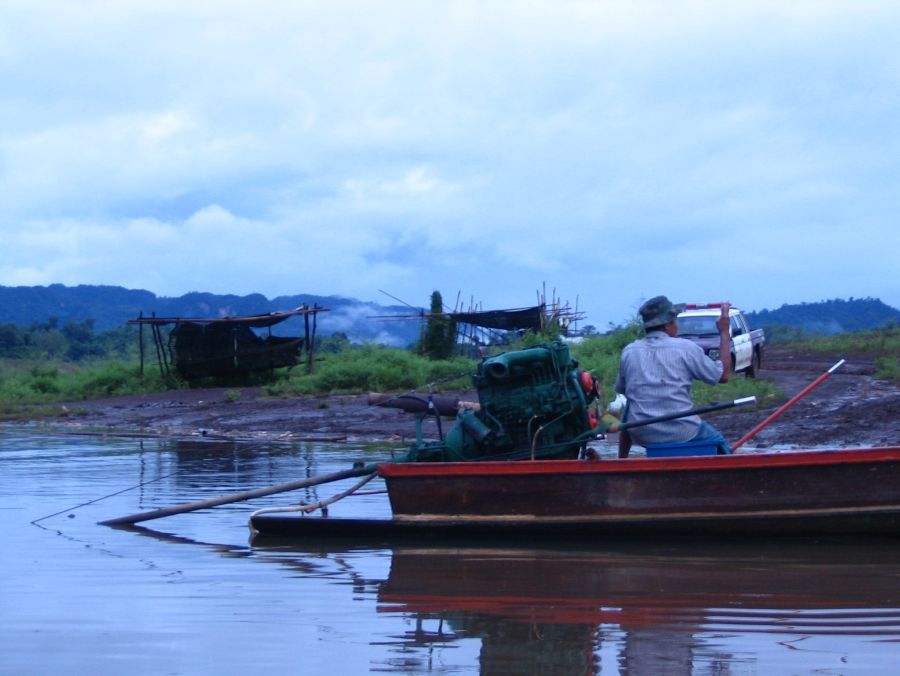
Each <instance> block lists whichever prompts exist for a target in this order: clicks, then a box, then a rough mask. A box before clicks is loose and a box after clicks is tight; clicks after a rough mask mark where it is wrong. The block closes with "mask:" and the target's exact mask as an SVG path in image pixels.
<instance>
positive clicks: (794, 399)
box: [731, 359, 845, 451]
mask: <svg viewBox="0 0 900 676" xmlns="http://www.w3.org/2000/svg"><path fill="white" fill-rule="evenodd" d="M844 361H845V360H843V359H841V360H840V361H839V362H838V363H836V364H835V365H834V366H832V367H831V368H830V369H828V370H827V371H825V373H823V374H822V375H820V376H819V377H818V378H816V379H815V380H814V381H812V382H811V383H810V384H809V385H807V386H806V387H804V388H803V389H802V390H801V391H800V392H798V393H797V394H795V395H794V396H793V397H791V398H790V399H789V400H788V401H787V402H785V403H784V404H782V406H781V408H779V409H777V410H776V411H775V412H774V413H772V415H770V416H769V417H768V418H766V419H765V420H763V421H762V422H761V423H759V425H757V426H756V427H754V428H753V429H752V430H750V432H749V433H748V434H746V435H745V436H744V437H743V438H742V439H741V440H740V441H738V442H737V443H736V444H732V445H731V450H732V451H736V450H737V449H738V448H739V447H741V446H743V445H744V444H745V443H746V442H747V441H749V440H750V439H752V438H753V437H755V436H756V435H757V434H758V433H759V431H760V430H761V429H762V428H763V427H765V426H766V425H768V424H769V423H770V422H772V421H773V420H775V418H777V417H778V416H780V415H781V414H782V413H784V412H785V411H787V410H788V409H789V408H790V407H791V406H793V405H794V404H796V403H797V402H798V401H799V400H800V399H802V398H803V397H805V396H806V395H807V394H809V392H810V391H811V390H812V389H813V388H814V387H816V386H818V384H819V383H821V382H822V381H823V380H825V379H826V378H827V377H828V376H830V375H831V374H832V373H834V372H835V371H837V370H838V369H839V368H840V367H841V365H842V364H843V363H844Z"/></svg>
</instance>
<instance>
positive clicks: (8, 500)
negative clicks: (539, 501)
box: [0, 427, 900, 675]
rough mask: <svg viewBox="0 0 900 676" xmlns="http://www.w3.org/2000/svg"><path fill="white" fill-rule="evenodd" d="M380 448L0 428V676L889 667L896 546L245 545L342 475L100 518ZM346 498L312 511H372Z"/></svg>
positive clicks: (898, 643) (340, 465) (898, 579)
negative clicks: (262, 518)
mask: <svg viewBox="0 0 900 676" xmlns="http://www.w3.org/2000/svg"><path fill="white" fill-rule="evenodd" d="M376 457H378V456H377V455H376V456H373V454H372V453H371V452H369V453H366V452H365V451H364V450H362V449H353V448H348V447H346V446H342V447H329V446H322V445H309V444H306V445H298V444H288V443H276V442H265V443H263V442H261V443H259V444H255V445H254V444H240V445H238V444H234V443H232V442H217V441H214V440H203V439H197V440H195V441H161V440H156V439H138V438H111V437H110V438H106V437H90V436H72V435H68V436H63V435H53V434H47V433H43V432H41V431H40V430H39V429H34V428H27V427H26V428H5V429H0V519H2V527H3V532H4V533H5V536H6V539H5V542H4V546H3V547H2V549H0V570H2V582H0V591H2V598H0V673H3V674H17V675H19V674H86V673H91V674H121V673H128V674H247V673H304V674H352V673H367V672H381V673H404V674H427V673H437V674H451V673H452V674H477V673H484V674H534V673H540V674H600V673H602V674H641V675H642V674H653V675H657V674H667V675H672V674H675V675H677V674H766V675H769V674H895V673H898V667H897V664H898V663H900V660H898V656H900V651H898V647H900V543H898V541H897V540H867V541H858V540H853V541H848V540H837V541H793V540H787V541H785V540H782V541H775V542H760V541H754V542H730V543H723V542H720V543H710V542H698V541H693V540H670V541H666V542H661V541H647V540H641V541H627V540H616V541H593V542H583V543H570V544H566V545H552V546H551V545H543V546H541V545H540V543H527V542H521V543H512V544H510V543H502V544H501V543H498V544H497V546H496V547H486V546H483V545H482V546H478V547H475V546H466V545H465V544H464V543H462V544H460V543H456V544H455V545H454V546H445V547H441V546H435V545H434V544H433V543H431V544H428V545H422V546H410V545H403V546H399V545H398V546H394V547H389V546H386V545H383V544H366V543H364V542H361V543H346V542H345V543H335V542H323V541H313V542H303V543H293V544H284V543H272V542H269V543H267V542H265V541H262V540H259V539H257V540H251V537H250V532H249V530H248V528H247V519H248V516H249V515H250V513H251V512H252V510H254V509H257V508H259V507H263V506H276V505H279V506H283V505H287V504H290V503H291V502H296V501H298V500H303V501H308V500H312V499H317V498H324V497H328V496H329V495H332V494H334V493H337V492H339V491H340V490H342V489H344V488H346V487H348V486H349V485H350V483H342V484H332V485H326V486H322V487H319V488H318V489H316V490H313V489H310V490H307V491H305V492H302V493H301V494H293V493H292V494H282V495H276V496H272V497H269V498H264V499H259V500H256V501H254V502H253V503H252V504H247V503H237V504H232V505H223V506H220V507H216V508H214V509H210V510H205V511H202V512H196V513H191V514H182V515H177V516H172V517H168V518H165V519H161V520H158V521H151V522H146V524H145V527H144V528H137V529H113V528H109V527H105V526H100V525H98V524H97V522H98V521H102V520H104V519H109V518H112V517H116V516H121V515H124V514H131V513H134V512H139V511H144V510H149V509H155V508H158V507H163V506H168V505H172V504H178V503H181V502H188V501H194V500H201V499H205V498H209V497H214V496H217V495H220V494H223V493H231V492H237V491H241V490H246V489H248V488H255V487H259V486H266V485H272V484H279V483H284V482H288V481H293V480H295V479H298V478H301V477H303V476H307V475H316V474H323V473H326V472H332V471H337V470H341V469H346V468H348V467H349V466H350V465H351V463H352V462H353V461H355V460H359V459H365V460H369V461H371V460H373V459H376ZM351 483H352V480H351ZM370 489H371V490H370ZM365 490H367V491H370V492H368V493H367V494H366V495H360V496H353V497H352V498H348V499H346V500H343V501H341V502H339V503H337V504H335V505H333V506H332V508H331V515H332V516H363V515H368V516H384V517H386V516H388V515H389V508H388V506H387V502H386V496H385V495H384V494H383V493H380V492H378V491H379V490H383V484H380V482H378V481H376V482H372V483H370V484H368V485H367V486H366V489H365ZM312 518H318V517H312ZM34 522H36V523H34Z"/></svg>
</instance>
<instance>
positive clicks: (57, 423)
mask: <svg viewBox="0 0 900 676" xmlns="http://www.w3.org/2000/svg"><path fill="white" fill-rule="evenodd" d="M841 358H845V359H846V363H845V364H844V365H843V366H842V367H841V368H840V369H838V370H837V371H836V372H835V373H834V374H832V375H831V376H830V377H829V378H827V379H826V380H825V381H824V382H823V383H822V384H821V385H819V386H818V387H817V388H815V389H814V390H812V392H810V393H809V394H808V395H807V396H806V397H804V398H803V399H801V400H800V401H799V402H798V403H797V404H796V405H794V406H793V407H792V408H790V409H788V410H787V411H786V412H785V413H784V414H783V415H782V416H780V417H779V418H778V419H777V420H776V421H775V422H773V423H772V424H770V425H769V426H767V427H766V428H765V429H764V430H763V431H762V432H760V433H759V434H758V435H757V436H756V437H755V438H754V439H753V441H752V442H748V447H750V446H756V447H763V448H765V447H779V448H782V447H792V446H793V447H838V446H882V445H891V444H896V443H898V438H897V437H898V434H897V421H898V419H900V387H898V385H897V384H896V383H893V382H890V381H884V380H878V379H876V378H874V372H875V366H874V358H873V357H872V356H871V355H832V354H823V353H814V352H802V351H796V350H785V349H776V348H770V349H769V350H768V352H767V356H766V360H765V362H764V364H763V370H762V372H761V373H760V377H761V378H763V379H766V380H768V381H770V382H772V383H773V384H774V385H775V386H776V387H777V388H778V389H779V390H781V391H782V392H783V393H784V397H783V398H782V400H781V401H780V402H777V403H776V404H774V405H772V406H769V407H767V408H760V409H758V410H753V409H749V410H748V409H733V410H730V411H725V412H721V413H719V414H717V415H714V416H711V417H710V420H711V421H712V422H713V423H714V424H715V425H716V426H717V427H718V428H719V429H721V430H722V432H723V433H724V434H725V437H726V438H727V439H728V440H730V441H736V440H737V439H739V438H741V437H742V436H744V434H746V433H747V432H749V431H750V430H751V429H753V428H754V427H755V426H756V425H757V424H758V423H759V422H760V421H762V420H764V419H765V418H766V417H767V416H768V415H770V414H771V413H772V412H773V411H774V410H775V409H776V408H777V406H778V405H780V404H781V403H783V402H784V401H785V400H786V399H788V398H789V397H792V396H794V395H795V394H797V393H798V392H800V391H801V390H803V388H805V387H806V386H807V385H809V384H810V383H811V382H813V381H814V380H815V379H816V378H817V377H818V376H820V375H821V374H822V373H824V372H825V371H827V370H828V368H829V367H830V366H832V365H833V364H834V363H835V362H837V361H838V360H839V359H841ZM736 377H743V376H736ZM445 394H446V393H445ZM423 396H425V395H423ZM450 396H456V397H458V398H460V399H462V400H470V401H473V400H476V399H477V396H476V394H475V393H474V392H472V391H460V392H454V393H450ZM60 412H61V413H62V414H63V415H61V416H60V417H57V418H52V419H45V420H42V421H36V422H33V423H31V424H33V425H40V426H46V427H52V428H53V429H54V430H56V431H62V432H67V433H79V434H89V433H90V434H93V433H100V434H119V435H134V434H138V435H146V436H163V437H209V438H230V439H235V440H252V439H283V440H294V441H320V442H334V443H389V442H395V443H398V444H405V443H408V442H410V441H412V440H413V439H414V438H415V433H416V431H415V421H416V416H415V414H412V413H406V412H404V411H401V410H399V409H396V408H390V407H383V406H374V405H370V404H369V397H368V395H366V394H359V395H322V396H303V397H284V398H271V397H266V396H265V394H264V392H263V391H262V390H261V389H260V388H253V387H248V388H210V389H197V390H175V391H169V392H160V393H155V394H148V395H140V396H126V397H114V398H109V399H95V400H90V401H80V402H69V403H66V404H60ZM450 425H452V420H447V419H445V420H444V421H442V426H443V429H444V431H446V430H447V429H448V428H449V426H450ZM423 431H424V433H425V436H426V437H427V438H437V436H438V430H437V423H436V421H435V420H434V418H427V419H426V420H425V421H424V423H423Z"/></svg>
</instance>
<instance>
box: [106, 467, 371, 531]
mask: <svg viewBox="0 0 900 676" xmlns="http://www.w3.org/2000/svg"><path fill="white" fill-rule="evenodd" d="M374 471H375V468H374V466H372V465H364V466H361V467H354V468H353V469H346V470H342V471H340V472H333V473H332V474H323V475H322V476H318V477H311V478H309V479H301V480H299V481H291V482H289V483H286V484H280V485H278V486H265V487H263V488H256V489H253V490H250V491H242V492H240V493H231V494H229V495H220V496H219V497H217V498H210V499H209V500H200V501H198V502H186V503H183V504H180V505H174V506H172V507H163V508H161V509H154V510H152V511H149V512H140V513H138V514H130V515H128V516H120V517H117V518H115V519H108V520H106V521H101V522H100V525H101V526H129V525H132V524H135V523H138V522H140V521H151V520H152V519H161V518H162V517H165V516H173V515H175V514H184V513H185V512H195V511H197V510H198V509H208V508H210V507H218V506H219V505H227V504H228V503H231V502H241V501H242V500H251V499H253V498H261V497H264V496H267V495H274V494H275V493H285V492H287V491H294V490H297V489H299V488H307V487H309V486H317V485H319V484H324V483H330V482H332V481H340V480H341V479H349V478H351V477H356V476H363V475H365V474H371V473H372V472H374Z"/></svg>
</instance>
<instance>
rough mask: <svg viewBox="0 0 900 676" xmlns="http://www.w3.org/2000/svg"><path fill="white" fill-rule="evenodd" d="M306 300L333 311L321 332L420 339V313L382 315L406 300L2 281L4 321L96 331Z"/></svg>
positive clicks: (384, 340)
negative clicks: (89, 324) (166, 293)
mask: <svg viewBox="0 0 900 676" xmlns="http://www.w3.org/2000/svg"><path fill="white" fill-rule="evenodd" d="M302 305H308V306H313V305H318V306H319V307H324V308H328V310H329V311H328V312H321V313H319V314H318V315H317V321H316V330H317V333H318V335H323V336H328V335H332V334H334V333H344V334H346V335H347V337H348V338H350V340H351V341H353V342H377V343H381V344H384V345H394V346H397V347H406V346H408V345H411V344H413V343H415V342H416V341H417V340H418V338H419V332H420V330H421V325H420V322H419V321H418V320H416V319H409V320H403V321H401V320H393V321H386V320H384V319H377V318H381V317H397V316H404V317H408V316H413V315H415V314H416V313H417V312H419V310H420V308H411V307H408V306H405V305H378V304H375V303H364V302H362V301H358V300H355V299H352V298H343V297H340V296H315V295H312V294H298V295H296V296H278V297H277V298H273V299H271V300H269V299H268V298H266V297H265V296H263V295H262V294H258V293H254V294H250V295H248V296H234V295H219V294H213V293H199V292H192V293H188V294H185V295H183V296H178V297H177V298H167V297H162V296H157V295H155V294H153V293H151V292H150V291H143V290H136V289H125V288H122V287H121V286H88V285H79V286H64V285H62V284H51V285H50V286H15V287H12V286H0V324H4V323H14V324H19V325H26V326H27V325H30V324H32V323H33V322H47V321H50V320H51V319H56V321H57V323H58V324H59V325H60V326H62V325H64V324H65V323H66V322H69V321H75V322H82V321H84V320H86V319H93V320H94V329H95V331H97V332H100V331H108V330H110V329H117V328H121V327H122V326H124V325H125V324H126V322H127V321H128V320H129V319H135V318H137V317H138V315H140V314H141V313H143V315H144V316H145V317H149V316H151V315H153V314H155V315H156V316H157V317H183V318H191V317H194V318H200V317H204V318H207V317H234V316H240V315H261V314H267V313H269V312H278V311H284V310H293V309H294V308H297V307H300V306H302ZM273 333H276V334H277V335H302V334H303V318H302V317H294V318H291V319H288V320H287V321H285V322H283V323H282V324H278V325H277V326H276V327H275V328H274V329H273Z"/></svg>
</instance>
